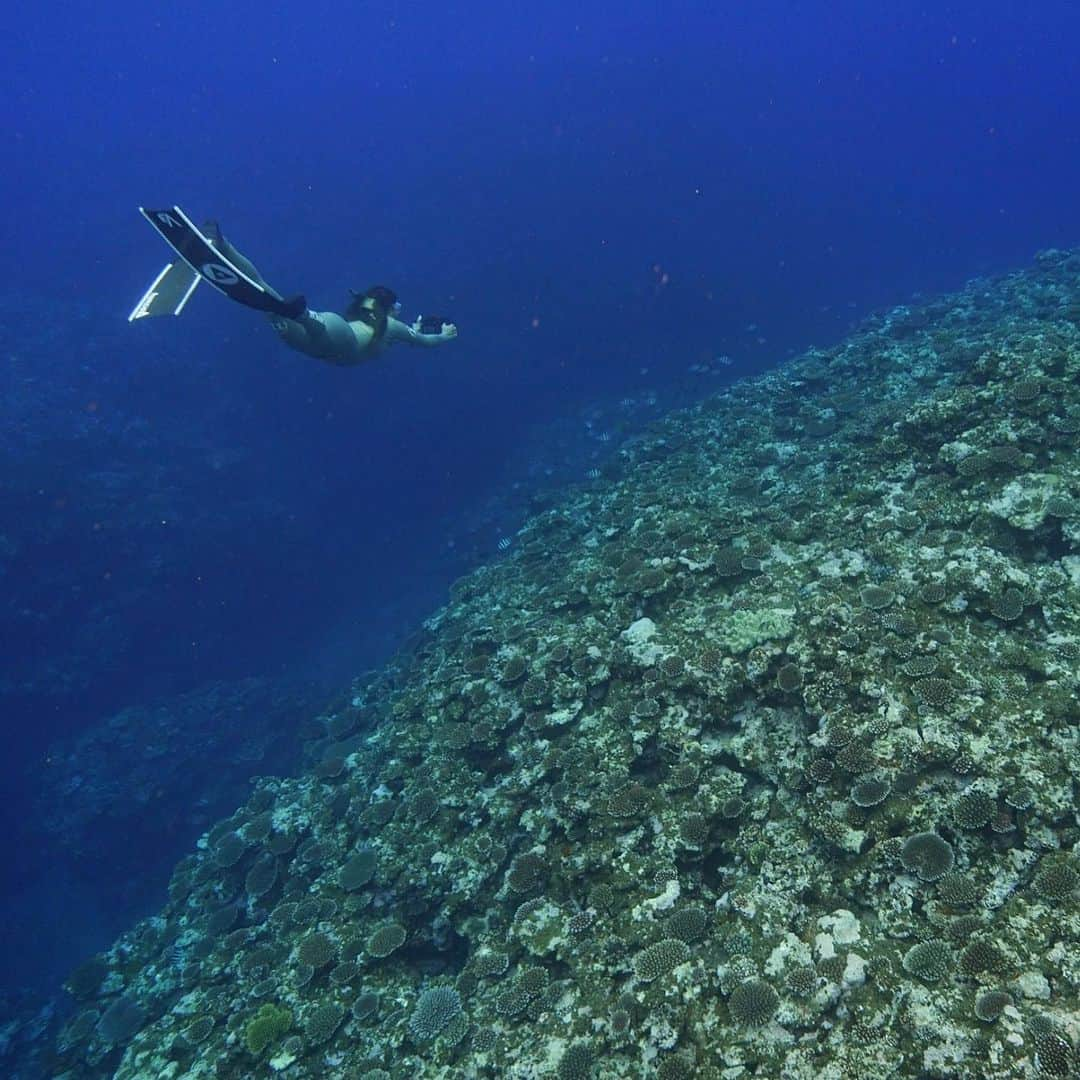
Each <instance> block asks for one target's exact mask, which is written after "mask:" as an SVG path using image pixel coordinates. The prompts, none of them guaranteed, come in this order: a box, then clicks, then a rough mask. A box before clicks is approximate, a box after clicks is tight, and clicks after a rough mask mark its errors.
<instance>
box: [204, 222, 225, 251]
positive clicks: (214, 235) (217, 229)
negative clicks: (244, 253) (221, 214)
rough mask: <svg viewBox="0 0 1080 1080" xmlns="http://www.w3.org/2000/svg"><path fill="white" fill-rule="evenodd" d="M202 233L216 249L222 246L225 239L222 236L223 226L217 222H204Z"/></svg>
mask: <svg viewBox="0 0 1080 1080" xmlns="http://www.w3.org/2000/svg"><path fill="white" fill-rule="evenodd" d="M202 231H203V236H205V237H206V239H207V240H209V241H210V243H211V244H212V245H213V246H214V247H220V246H221V242H222V239H223V237H222V235H221V226H220V225H219V224H218V223H217V222H216V221H213V220H211V221H204V222H203V227H202Z"/></svg>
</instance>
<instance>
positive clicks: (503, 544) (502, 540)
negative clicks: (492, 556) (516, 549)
mask: <svg viewBox="0 0 1080 1080" xmlns="http://www.w3.org/2000/svg"><path fill="white" fill-rule="evenodd" d="M513 542H514V541H513V540H511V539H510V537H509V536H501V537H499V542H498V544H497V545H496V547H498V549H499V550H500V551H505V550H506V549H507V548H508V547H509V546H510V545H511V544H512V543H513Z"/></svg>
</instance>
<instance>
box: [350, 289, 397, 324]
mask: <svg viewBox="0 0 1080 1080" xmlns="http://www.w3.org/2000/svg"><path fill="white" fill-rule="evenodd" d="M350 291H351V290H350ZM371 301H374V303H375V304H377V305H378V307H379V308H381V309H382V312H381V313H382V315H384V316H385V315H386V314H388V313H389V311H390V309H391V308H392V307H393V306H394V304H396V303H397V293H396V292H394V290H393V289H388V288H387V287H386V286H385V285H372V286H371V288H370V289H367V290H366V291H365V292H362V293H358V292H352V298H351V299H350V300H349V306H348V307H347V308H346V309H345V318H346V319H350V320H352V319H358V318H360V316H361V315H362V313H363V312H365V311H369V312H370V311H371V308H372V304H371Z"/></svg>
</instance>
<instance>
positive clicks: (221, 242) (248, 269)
mask: <svg viewBox="0 0 1080 1080" xmlns="http://www.w3.org/2000/svg"><path fill="white" fill-rule="evenodd" d="M203 232H204V233H205V234H206V238H207V239H208V240H209V241H210V243H211V244H212V245H213V246H214V247H215V248H216V249H217V250H218V251H220V252H221V254H222V255H224V256H225V258H226V259H228V260H229V262H231V263H232V264H233V266H235V267H237V268H238V269H240V270H242V271H243V272H244V273H245V274H247V276H248V277H249V278H251V280H252V281H254V282H257V283H258V284H259V285H261V286H262V287H263V288H264V289H265V290H266V291H267V292H268V293H269V294H270V295H271V296H272V297H273V298H274V299H275V300H282V299H284V298H283V297H282V295H281V293H279V292H278V291H277V290H276V289H275V288H274V287H273V286H272V285H271V284H270V283H269V282H268V281H267V280H266V279H265V278H264V277H263V276H262V274H260V273H259V271H258V269H257V268H256V266H255V264H254V263H253V262H252V261H251V260H250V259H249V258H248V257H247V256H246V255H241V254H240V252H239V251H237V250H236V248H234V247H233V246H232V244H231V243H230V242H229V241H228V240H227V239H226V238H225V237H224V235H223V234H222V232H221V227H220V226H219V225H218V223H217V222H216V221H208V222H206V224H205V225H203Z"/></svg>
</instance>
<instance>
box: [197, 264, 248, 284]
mask: <svg viewBox="0 0 1080 1080" xmlns="http://www.w3.org/2000/svg"><path fill="white" fill-rule="evenodd" d="M199 273H200V274H202V276H203V277H204V278H206V280H207V281H209V282H211V284H214V285H235V284H236V283H237V282H238V281H239V280H240V279H239V278H238V277H237V276H236V275H235V274H234V273H233V272H232V271H231V270H229V269H228V268H227V267H224V266H222V265H221V263H203V264H202V267H201V268H200V270H199Z"/></svg>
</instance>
